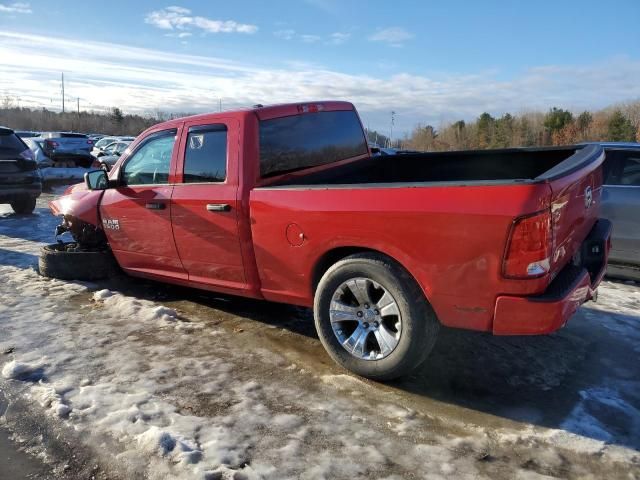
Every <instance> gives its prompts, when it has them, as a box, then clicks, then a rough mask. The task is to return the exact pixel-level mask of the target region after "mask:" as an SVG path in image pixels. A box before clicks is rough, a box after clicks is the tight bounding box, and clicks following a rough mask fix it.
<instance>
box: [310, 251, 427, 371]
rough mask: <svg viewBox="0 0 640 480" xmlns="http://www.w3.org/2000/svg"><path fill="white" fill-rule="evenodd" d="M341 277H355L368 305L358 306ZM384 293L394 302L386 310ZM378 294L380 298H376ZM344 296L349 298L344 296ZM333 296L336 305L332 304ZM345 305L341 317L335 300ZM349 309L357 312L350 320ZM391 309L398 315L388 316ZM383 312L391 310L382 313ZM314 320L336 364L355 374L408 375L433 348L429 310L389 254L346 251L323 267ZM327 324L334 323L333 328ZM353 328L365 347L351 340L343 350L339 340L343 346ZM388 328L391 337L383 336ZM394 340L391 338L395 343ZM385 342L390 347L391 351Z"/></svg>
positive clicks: (412, 282) (351, 312) (415, 284)
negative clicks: (351, 253) (351, 345)
mask: <svg viewBox="0 0 640 480" xmlns="http://www.w3.org/2000/svg"><path fill="white" fill-rule="evenodd" d="M347 282H349V284H350V285H352V286H353V285H354V283H353V282H356V285H360V286H361V287H362V288H363V290H364V291H367V292H370V294H367V296H366V298H369V299H370V300H371V302H369V303H370V305H368V308H366V309H364V308H363V305H365V306H366V304H363V303H362V302H358V299H357V298H356V296H355V295H353V293H352V290H353V288H352V287H349V286H348V285H347V288H345V285H346V284H347ZM347 290H348V291H347ZM356 290H360V292H361V293H362V291H363V290H361V289H360V288H358V289H356ZM382 292H384V293H382ZM387 293H388V294H389V295H390V297H391V300H393V301H394V303H395V306H391V308H390V309H389V307H390V304H389V305H386V306H384V304H385V303H387V302H388V301H389V300H388V298H389V297H386V294H387ZM381 294H382V297H377V295H381ZM347 296H351V297H352V298H350V300H349V298H347ZM376 298H378V300H376ZM384 299H387V300H384ZM336 301H337V302H338V304H336V303H333V302H336ZM345 304H348V306H347V307H346V309H348V313H345V314H344V315H345V316H341V313H342V312H343V311H342V310H341V308H342V307H341V305H345ZM332 307H333V309H332ZM374 307H379V310H378V308H374ZM336 308H337V310H336ZM354 308H355V309H356V313H357V315H359V316H360V317H358V318H357V321H355V322H354V321H353V320H352V316H353V310H352V309H354ZM385 309H386V312H385V311H384V310H385ZM396 311H397V312H398V314H397V315H394V314H393V312H396ZM336 312H338V314H337V316H336ZM376 312H377V313H376ZM389 312H391V313H392V314H391V315H386V313H389ZM361 314H362V315H361ZM332 315H334V320H335V319H336V318H340V319H342V318H348V320H346V321H342V320H338V321H337V322H334V324H332V322H331V316H332ZM314 319H315V325H316V330H317V332H318V336H319V337H320V341H321V342H322V344H323V345H324V347H325V349H326V350H327V352H328V353H329V355H330V356H331V358H332V359H333V360H334V361H335V362H336V363H338V364H339V365H341V366H342V367H344V368H346V369H347V370H350V371H352V372H353V373H355V374H357V375H360V376H362V377H366V378H370V379H372V380H381V381H382V380H392V379H395V378H398V377H402V376H405V375H408V374H410V373H411V372H412V371H413V370H415V369H416V368H417V367H418V366H420V365H421V364H422V363H423V362H424V361H425V360H426V358H427V356H428V355H429V353H430V352H431V350H432V349H433V346H434V344H435V341H436V337H437V334H438V330H439V328H440V323H439V322H438V319H437V318H436V315H435V312H434V311H433V309H432V308H431V306H430V305H429V303H428V302H427V300H426V298H425V296H424V293H423V292H422V290H421V288H420V287H419V285H418V284H417V283H416V281H415V280H414V279H413V277H411V275H409V273H408V272H407V271H406V270H405V269H404V268H402V267H401V266H400V265H399V264H397V263H396V262H395V261H393V260H392V259H390V258H389V257H386V256H384V255H380V254H375V253H362V254H356V255H350V256H348V257H346V258H344V259H343V260H340V261H339V262H337V263H336V264H334V265H333V266H331V267H330V268H329V269H328V270H327V271H326V273H325V274H324V275H323V276H322V278H321V280H320V282H319V284H318V287H317V289H316V293H315V298H314ZM365 320H369V321H365ZM371 321H373V323H371ZM389 321H390V322H392V323H389ZM332 325H336V330H337V332H336V331H334V328H333V326H332ZM374 325H375V327H374ZM383 327H384V328H383ZM351 328H354V330H353V332H352V333H350V332H351V331H350V329H351ZM358 328H359V329H360V330H359V332H360V333H359V334H358V338H362V337H361V335H363V334H364V336H365V337H366V339H365V340H364V341H363V342H360V343H361V344H363V345H364V346H365V347H366V348H362V352H356V350H359V347H358V342H357V341H356V342H355V343H356V346H355V347H353V348H352V349H351V350H347V347H345V346H343V344H345V340H344V339H345V338H347V339H348V340H347V341H346V342H347V343H346V344H347V345H348V344H349V341H350V340H351V339H353V338H354V337H355V335H356V330H357V329H358ZM368 329H372V330H368ZM383 330H386V332H383ZM389 333H391V334H392V335H393V338H394V339H391V341H387V339H388V338H390V337H389ZM339 336H340V337H341V339H339V338H338V337H339ZM380 336H382V338H380ZM378 339H380V340H382V341H379V340H378ZM394 341H395V342H397V343H396V344H395V346H393V342H394ZM383 342H384V343H387V346H386V348H383V347H382V344H383ZM351 343H353V342H351ZM376 345H377V347H376ZM390 346H393V348H391V351H389V350H390ZM376 348H377V349H378V350H376ZM384 350H386V352H385V351H384ZM354 352H355V353H354ZM365 357H366V358H365Z"/></svg>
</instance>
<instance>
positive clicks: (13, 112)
mask: <svg viewBox="0 0 640 480" xmlns="http://www.w3.org/2000/svg"><path fill="white" fill-rule="evenodd" d="M187 115H190V114H189V113H167V112H163V111H160V110H156V111H153V112H149V113H147V114H145V115H139V114H128V113H124V112H123V111H122V110H121V109H120V108H118V107H115V108H112V109H111V110H110V111H108V112H106V113H105V112H94V111H85V110H81V111H80V112H77V111H71V112H65V113H62V112H55V111H52V110H48V109H46V108H40V109H32V108H26V107H19V106H17V105H16V102H14V101H13V99H12V98H11V97H5V98H3V99H2V101H1V102H0V125H2V126H6V127H10V128H13V129H14V130H32V131H36V132H48V131H51V132H56V131H62V132H83V133H104V134H107V135H133V136H135V135H138V134H140V133H141V132H143V131H144V130H146V129H147V128H149V127H150V126H152V125H155V124H156V123H159V122H163V121H165V120H170V119H172V118H178V117H184V116H187Z"/></svg>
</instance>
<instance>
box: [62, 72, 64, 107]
mask: <svg viewBox="0 0 640 480" xmlns="http://www.w3.org/2000/svg"><path fill="white" fill-rule="evenodd" d="M62 113H64V72H62Z"/></svg>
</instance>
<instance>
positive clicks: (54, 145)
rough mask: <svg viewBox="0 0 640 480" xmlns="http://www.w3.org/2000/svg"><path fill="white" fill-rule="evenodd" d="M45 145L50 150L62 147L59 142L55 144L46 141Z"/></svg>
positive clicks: (51, 141)
mask: <svg viewBox="0 0 640 480" xmlns="http://www.w3.org/2000/svg"><path fill="white" fill-rule="evenodd" d="M44 143H45V144H46V145H47V147H48V148H58V147H59V146H60V144H59V143H58V142H54V141H53V140H45V141H44Z"/></svg>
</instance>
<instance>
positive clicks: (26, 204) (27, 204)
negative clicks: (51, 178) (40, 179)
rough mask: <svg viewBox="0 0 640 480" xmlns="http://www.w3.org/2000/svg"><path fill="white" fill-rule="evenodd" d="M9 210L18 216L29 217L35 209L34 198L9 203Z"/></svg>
mask: <svg viewBox="0 0 640 480" xmlns="http://www.w3.org/2000/svg"><path fill="white" fill-rule="evenodd" d="M11 208H13V211H14V212H16V213H17V214H19V215H29V214H31V213H33V211H34V210H35V208H36V197H20V198H16V199H15V200H14V201H13V202H11Z"/></svg>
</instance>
